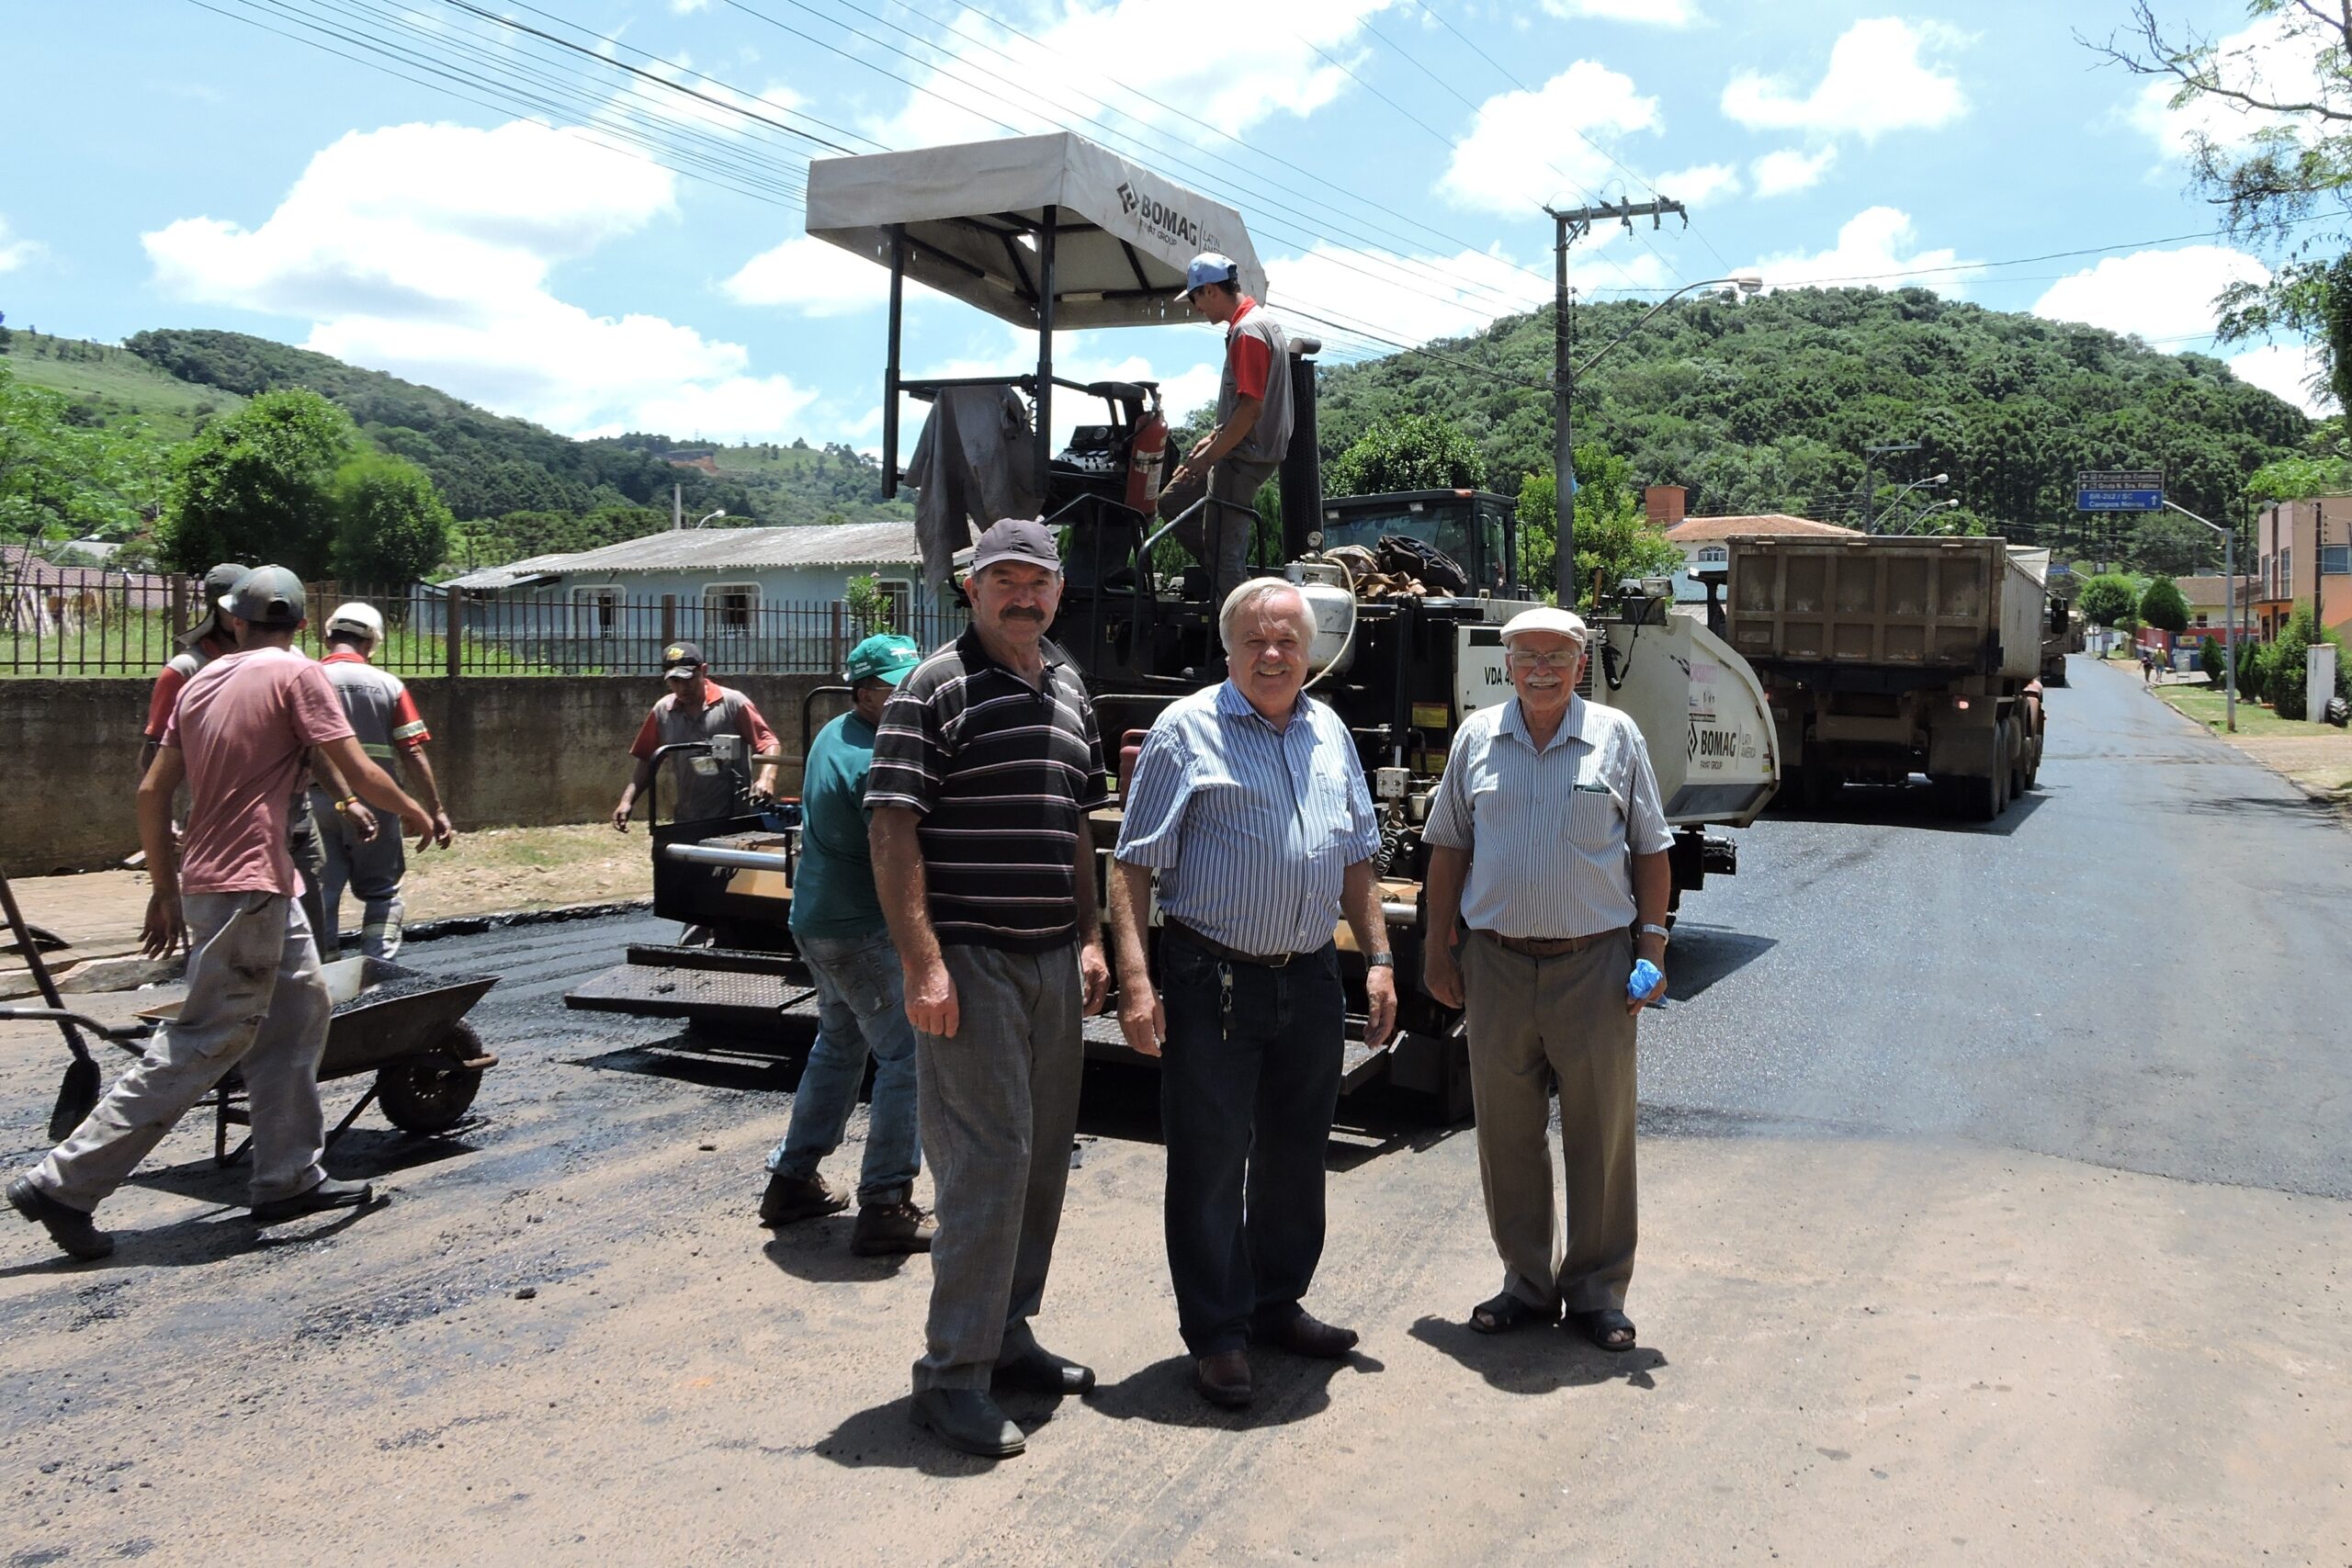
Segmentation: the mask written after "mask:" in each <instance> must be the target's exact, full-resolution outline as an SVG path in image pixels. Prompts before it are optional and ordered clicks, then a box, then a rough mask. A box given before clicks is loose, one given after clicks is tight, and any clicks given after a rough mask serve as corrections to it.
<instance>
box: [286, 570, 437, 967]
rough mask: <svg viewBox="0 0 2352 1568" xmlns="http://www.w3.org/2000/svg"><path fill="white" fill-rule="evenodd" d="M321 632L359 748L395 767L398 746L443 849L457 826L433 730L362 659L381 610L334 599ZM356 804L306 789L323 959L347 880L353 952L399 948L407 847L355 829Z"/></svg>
mask: <svg viewBox="0 0 2352 1568" xmlns="http://www.w3.org/2000/svg"><path fill="white" fill-rule="evenodd" d="M326 632H327V648H328V652H327V656H326V658H324V659H322V660H320V661H319V662H320V667H321V668H322V669H323V670H325V671H326V672H327V680H328V681H329V682H331V683H332V684H333V685H334V694H335V695H336V696H337V697H338V698H340V699H341V700H342V703H343V712H344V716H345V717H346V718H348V719H350V720H351V728H352V733H353V734H354V735H356V736H357V737H358V739H359V749H360V750H362V751H364V752H366V753H367V754H368V761H372V762H374V763H375V764H376V765H377V766H378V767H379V768H381V769H383V770H384V771H385V772H386V773H391V772H392V771H393V756H394V753H395V752H396V751H397V752H399V753H400V754H401V755H404V756H405V757H406V758H407V761H408V771H409V773H411V775H412V776H413V778H414V779H415V781H416V793H417V795H418V796H419V798H421V799H422V800H423V801H424V809H425V813H426V815H428V816H430V817H431V818H433V841H434V842H435V843H436V844H439V845H440V846H441V847H442V848H443V849H445V850H446V849H447V848H448V847H449V842H450V840H451V839H452V838H453V837H454V836H455V829H452V828H451V827H450V826H449V813H448V810H447V807H445V806H444V805H443V803H442V800H441V786H440V783H439V781H438V780H436V779H435V777H434V776H433V764H432V763H431V762H430V761H427V760H426V759H425V755H424V743H425V742H426V741H428V740H430V739H433V736H432V733H431V731H429V730H427V729H426V728H424V716H423V715H422V714H419V713H418V712H417V711H416V699H415V698H413V697H412V696H410V695H409V694H408V687H407V686H406V685H404V684H403V683H402V682H401V678H400V677H399V676H397V675H394V674H392V673H391V672H390V671H386V670H379V669H377V668H376V667H375V666H374V665H373V664H370V663H369V662H368V658H369V656H370V655H371V654H373V653H374V652H375V651H376V649H378V648H379V647H381V646H382V645H383V641H384V617H383V616H382V615H379V613H378V612H377V610H376V607H375V606H374V605H373V604H342V605H338V606H336V608H335V612H334V615H329V616H328V617H327V626H326ZM396 776H397V775H396ZM358 804H359V802H358V801H357V800H356V799H354V798H353V797H351V796H350V795H344V796H342V797H340V798H338V797H336V796H334V795H329V794H327V792H326V791H325V790H323V789H320V788H318V787H316V786H313V787H312V788H311V819H312V820H313V821H315V822H318V823H319V824H320V825H321V829H322V831H321V836H322V838H323V839H324V840H325V841H326V874H325V877H324V879H323V883H322V886H321V887H320V890H319V902H320V905H321V907H322V910H323V911H324V914H325V923H324V924H322V926H321V927H320V928H319V933H318V936H319V952H320V953H321V954H322V956H324V957H325V958H327V959H329V960H332V959H333V958H334V955H335V952H336V950H337V949H338V948H339V947H340V946H341V945H342V925H343V890H344V889H345V887H348V888H350V889H351V891H352V892H353V893H354V894H355V895H356V896H357V897H358V899H359V907H360V926H359V951H360V952H361V953H364V954H366V955H367V956H368V957H369V958H386V959H389V958H392V957H396V956H397V955H398V954H399V953H400V950H401V917H402V915H403V913H404V912H405V911H404V909H403V907H402V905H401V875H402V874H403V873H405V872H406V871H407V870H408V852H407V848H406V845H405V843H404V841H403V840H401V836H400V835H399V834H398V833H366V834H363V833H361V832H360V831H359V830H358V829H357V827H356V825H355V824H353V823H352V821H351V818H350V812H351V808H352V807H355V806H356V805H358Z"/></svg>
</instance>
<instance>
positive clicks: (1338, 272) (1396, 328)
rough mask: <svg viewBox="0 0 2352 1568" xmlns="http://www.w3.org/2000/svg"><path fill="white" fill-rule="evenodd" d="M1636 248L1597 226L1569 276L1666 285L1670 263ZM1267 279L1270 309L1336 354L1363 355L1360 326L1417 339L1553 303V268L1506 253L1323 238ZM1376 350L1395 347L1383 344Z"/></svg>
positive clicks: (1574, 281)
mask: <svg viewBox="0 0 2352 1568" xmlns="http://www.w3.org/2000/svg"><path fill="white" fill-rule="evenodd" d="M1632 250H1633V246H1632V244H1631V243H1630V242H1628V241H1626V240H1625V239H1624V238H1623V231H1622V230H1618V229H1614V228H1600V229H1596V230H1594V231H1593V232H1592V233H1591V234H1590V235H1589V236H1588V237H1587V238H1585V239H1584V240H1581V241H1579V242H1578V243H1577V247H1576V248H1575V249H1574V250H1572V251H1571V252H1569V257H1570V265H1569V269H1568V281H1569V283H1570V284H1571V286H1573V287H1576V288H1595V287H1600V288H1623V287H1627V286H1631V287H1634V288H1655V287H1657V286H1658V285H1660V284H1662V283H1663V282H1664V281H1665V280H1666V269H1665V265H1664V264H1662V263H1661V262H1660V261H1659V260H1658V258H1657V255H1656V254H1653V253H1650V252H1647V251H1644V252H1641V253H1639V254H1627V253H1629V252H1632ZM1266 276H1267V284H1266V305H1267V308H1268V309H1269V310H1272V312H1273V313H1274V314H1275V315H1277V316H1280V317H1282V318H1283V320H1284V321H1285V323H1287V324H1290V325H1291V326H1292V327H1293V329H1294V330H1295V332H1297V333H1302V334H1305V335H1306V336H1310V337H1321V338H1324V339H1326V340H1327V342H1328V344H1329V352H1330V353H1331V354H1332V355H1335V356H1336V355H1343V354H1359V353H1363V352H1365V344H1363V342H1361V341H1360V340H1357V339H1355V337H1354V335H1353V334H1354V333H1358V332H1369V333H1376V334H1377V335H1378V336H1379V337H1381V338H1385V339H1388V340H1390V341H1391V342H1395V343H1404V344H1424V343H1427V342H1429V341H1430V340H1431V339H1432V338H1442V337H1459V336H1461V335H1463V334H1464V333H1471V332H1475V331H1476V330H1478V329H1479V328H1481V327H1484V326H1485V325H1487V322H1489V321H1494V320H1495V319H1496V318H1497V317H1498V316H1507V315H1514V314H1519V313H1522V312H1525V311H1529V310H1535V309H1537V308H1538V307H1540V306H1544V305H1548V304H1550V303H1551V302H1552V280H1551V277H1550V275H1549V273H1548V272H1547V271H1545V270H1544V269H1543V268H1533V269H1526V270H1522V269H1521V267H1518V266H1515V265H1512V262H1511V259H1510V257H1509V256H1507V255H1505V254H1502V253H1501V252H1500V251H1491V252H1488V251H1463V252H1461V253H1459V254H1455V255H1451V256H1437V255H1421V256H1409V257H1408V256H1400V255H1397V254H1392V253H1389V252H1385V251H1367V250H1361V249H1351V248H1348V247H1344V246H1339V245H1329V244H1318V245H1316V246H1315V247H1313V248H1312V249H1310V250H1309V251H1307V252H1306V254H1304V255H1292V256H1276V257H1273V258H1272V259H1270V260H1268V262H1267V263H1266ZM1310 310H1311V311H1313V312H1314V313H1315V315H1317V316H1319V317H1324V318H1328V320H1327V321H1315V320H1310V319H1309V318H1308V317H1307V316H1306V314H1305V312H1306V311H1310ZM1330 321H1339V322H1344V323H1346V325H1344V326H1340V327H1334V326H1332V325H1330V324H1329V322H1330ZM1369 352H1372V353H1375V354H1385V353H1387V352H1390V351H1389V349H1388V348H1387V346H1386V345H1385V344H1373V345H1372V346H1371V347H1370V349H1369Z"/></svg>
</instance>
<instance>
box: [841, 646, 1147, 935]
mask: <svg viewBox="0 0 2352 1568" xmlns="http://www.w3.org/2000/svg"><path fill="white" fill-rule="evenodd" d="M1045 654H1046V673H1045V680H1044V682H1043V684H1042V685H1038V686H1033V685H1031V684H1030V683H1029V682H1028V681H1027V680H1026V679H1025V678H1024V677H1023V676H1022V675H1020V674H1018V673H1016V672H1015V671H1012V670H1009V669H1007V668H1005V667H1004V666H1003V665H1001V664H1000V663H998V662H997V661H996V660H993V659H991V658H989V653H988V650H987V649H985V648H983V647H981V645H980V639H979V636H978V633H977V632H974V631H971V630H968V629H967V631H966V632H965V633H964V635H963V636H962V637H958V638H956V641H955V642H954V643H952V644H951V645H949V646H948V647H946V648H943V649H940V650H939V651H938V652H937V653H934V654H933V655H932V656H931V657H930V658H929V659H926V660H923V661H922V663H921V664H919V665H917V666H916V667H915V669H914V671H913V672H912V673H910V674H909V675H908V677H907V678H906V680H905V681H904V682H901V683H900V685H899V689H898V691H897V692H896V693H895V694H892V696H891V698H890V702H889V705H888V707H886V708H884V709H883V710H882V724H881V727H880V728H878V729H877V730H876V732H875V739H874V763H873V767H872V768H871V769H870V770H869V771H868V773H866V776H865V805H866V808H867V809H868V810H872V809H874V808H876V807H894V806H895V807H905V808H906V809H908V810H910V811H912V812H915V813H916V814H917V815H918V816H919V817H920V818H922V822H921V824H920V826H919V828H918V829H917V833H918V837H919V839H920V840H921V842H922V863H923V879H924V881H925V883H926V884H927V885H928V889H929V894H930V913H931V924H932V929H933V931H936V932H937V933H938V936H939V940H940V942H942V943H944V944H947V945H954V944H956V943H959V942H961V943H966V944H969V945H972V946H978V947H994V948H1001V949H1004V950H1006V951H1008V952H1013V953H1045V952H1049V951H1051V950H1052V949H1054V948H1057V947H1060V946H1063V945H1065V944H1067V943H1068V942H1071V941H1072V940H1073V939H1074V938H1075V937H1076V936H1077V934H1078V885H1077V861H1078V833H1079V827H1080V821H1081V819H1082V818H1083V816H1084V814H1085V813H1087V812H1089V811H1091V810H1093V809H1094V808H1095V807H1100V806H1104V805H1107V804H1109V802H1110V798H1111V792H1110V781H1109V779H1108V778H1107V777H1106V776H1105V773H1104V770H1103V738H1102V735H1101V733H1100V731H1098V730H1097V728H1095V722H1094V705H1093V704H1092V703H1091V702H1089V701H1088V700H1087V696H1086V688H1085V687H1084V686H1083V685H1081V684H1080V682H1079V679H1078V674H1077V671H1074V670H1072V669H1071V668H1070V666H1069V660H1067V659H1065V658H1064V657H1063V656H1062V654H1061V652H1060V650H1059V649H1056V648H1054V647H1053V646H1052V645H1051V644H1047V645H1046V649H1045Z"/></svg>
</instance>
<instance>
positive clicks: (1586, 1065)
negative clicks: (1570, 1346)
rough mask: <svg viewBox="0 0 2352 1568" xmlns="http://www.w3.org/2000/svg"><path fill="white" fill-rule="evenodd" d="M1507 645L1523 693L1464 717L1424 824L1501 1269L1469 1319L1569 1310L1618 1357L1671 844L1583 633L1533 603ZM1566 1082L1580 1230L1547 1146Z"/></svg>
mask: <svg viewBox="0 0 2352 1568" xmlns="http://www.w3.org/2000/svg"><path fill="white" fill-rule="evenodd" d="M1502 640H1503V646H1504V647H1505V648H1506V649H1508V650H1509V653H1508V657H1509V660H1510V683H1511V689H1512V691H1513V693H1514V695H1513V696H1512V697H1511V699H1510V701H1508V702H1505V703H1501V704H1498V705H1496V706H1493V707H1489V708H1482V709H1480V710H1479V711H1478V712H1476V713H1475V714H1472V715H1471V716H1469V717H1468V718H1465V719H1464V720H1463V721H1462V728H1461V729H1460V730H1459V731H1458V732H1457V733H1456V734H1455V736H1454V739H1453V754H1452V755H1451V756H1450V757H1449V758H1448V759H1447V760H1446V764H1445V773H1444V776H1443V777H1442V779H1441V780H1440V781H1439V783H1438V788H1437V792H1436V794H1435V795H1433V796H1432V798H1431V799H1430V816H1429V822H1428V825H1427V829H1426V837H1427V840H1428V842H1429V844H1430V873H1429V882H1428V888H1427V892H1428V899H1429V904H1428V909H1429V933H1430V935H1429V941H1428V942H1427V944H1426V945H1425V947H1424V951H1423V959H1422V967H1423V979H1424V982H1425V983H1426V984H1427V986H1428V987H1429V990H1430V994H1431V995H1432V996H1434V997H1436V998H1438V999H1439V1000H1440V1001H1442V1002H1445V1003H1446V1004H1448V1005H1449V1006H1457V1007H1464V1008H1465V1009H1466V1011H1467V1013H1468V1020H1469V1039H1470V1089H1471V1096H1472V1099H1473V1100H1474V1101H1475V1103H1476V1107H1477V1114H1478V1173H1479V1177H1480V1179H1481V1181H1482V1182H1483V1184H1484V1186H1485V1189H1486V1200H1487V1225H1488V1228H1489V1229H1490V1230H1491V1231H1492V1232H1493V1234H1494V1238H1495V1248H1496V1250H1497V1251H1498V1252H1499V1253H1501V1254H1502V1260H1503V1288H1502V1291H1501V1292H1499V1293H1498V1294H1497V1295H1496V1296H1494V1297H1493V1298H1492V1299H1491V1300H1488V1301H1486V1302H1482V1303H1479V1304H1478V1305H1477V1306H1476V1308H1474V1309H1473V1310H1472V1313H1471V1316H1470V1326H1471V1327H1473V1328H1475V1329H1477V1330H1478V1331H1479V1332H1481V1333H1484V1334H1500V1333H1504V1332H1507V1331H1509V1330H1511V1329H1515V1328H1521V1327H1525V1326H1528V1325H1534V1324H1548V1323H1552V1322H1555V1321H1557V1320H1559V1319H1560V1318H1561V1316H1562V1315H1563V1314H1564V1313H1565V1314H1566V1320H1567V1322H1568V1323H1569V1324H1570V1325H1572V1326H1573V1327H1575V1328H1576V1329H1577V1332H1579V1333H1581V1334H1583V1335H1584V1336H1585V1337H1587V1338H1589V1339H1590V1340H1591V1341H1592V1342H1593V1343H1594V1344H1595V1345H1598V1346H1599V1347H1600V1348H1602V1349H1604V1350H1630V1349H1632V1348H1634V1324H1633V1320H1632V1319H1630V1318H1628V1317H1627V1316H1626V1315H1625V1287H1626V1284H1627V1282H1628V1281H1629V1280H1632V1278H1633V1274H1634V1230H1635V1226H1634V1217H1635V1216H1634V1024H1635V1021H1636V1019H1637V1018H1638V1015H1639V1014H1640V1012H1641V1010H1642V1009H1643V1008H1644V1007H1645V1006H1647V1005H1648V1004H1649V1003H1651V1002H1653V1001H1656V1000H1657V999H1658V998H1661V997H1663V996H1664V995H1665V994H1666V979H1665V976H1664V973H1663V971H1664V967H1665V958H1666V938H1667V930H1666V913H1667V902H1668V898H1669V897H1671V894H1672V886H1673V879H1672V874H1671V873H1670V871H1669V870H1668V864H1667V850H1668V846H1669V845H1670V844H1671V843H1672V842H1673V835H1672V833H1671V832H1669V831H1668V828H1667V824H1666V813H1665V811H1664V810H1663V808H1662V807H1660V806H1659V804H1658V794H1657V775H1656V774H1655V773H1652V771H1651V768H1650V759H1649V751H1648V749H1647V748H1646V747H1645V745H1644V744H1643V742H1642V733H1641V731H1640V730H1639V729H1637V728H1634V721H1633V720H1632V719H1631V718H1629V717H1627V716H1625V715H1624V714H1623V713H1620V712H1618V711H1617V710H1615V709H1613V708H1604V707H1596V706H1595V705H1592V704H1591V703H1589V702H1587V701H1585V699H1584V698H1582V697H1580V696H1578V695H1577V678H1578V677H1579V676H1580V675H1581V674H1582V673H1583V671H1584V660H1585V648H1586V641H1587V634H1586V631H1585V625H1584V622H1583V621H1582V620H1580V619H1578V618H1577V616H1576V615H1571V614H1569V613H1568V612H1566V611H1565V610H1554V609H1537V610H1529V611H1527V612H1525V613H1523V614H1521V615H1518V616H1517V617H1515V618H1514V619H1512V620H1511V621H1510V623H1509V624H1508V625H1506V626H1504V627H1503V634H1502ZM1457 948H1458V949H1459V952H1458V953H1457V951H1456V950H1457ZM1641 963H1646V964H1648V965H1649V966H1650V967H1649V968H1648V969H1647V970H1644V971H1640V972H1639V977H1638V979H1637V978H1636V974H1637V971H1636V964H1641ZM1652 974H1655V975H1656V976H1657V978H1656V980H1655V981H1654V982H1652V981H1651V980H1650V976H1651V975H1652ZM1555 1079H1556V1080H1557V1082H1558V1085H1559V1091H1560V1143H1561V1155H1562V1159H1563V1163H1564V1164H1565V1166H1566V1204H1565V1219H1566V1226H1565V1236H1564V1235H1563V1228H1564V1227H1563V1225H1562V1224H1561V1219H1562V1217H1563V1210H1562V1209H1561V1208H1560V1207H1556V1206H1555V1201H1554V1190H1553V1184H1552V1154H1551V1147H1550V1145H1549V1143H1548V1141H1547V1139H1546V1137H1545V1124H1546V1122H1548V1121H1549V1114H1548V1105H1547V1103H1546V1102H1547V1099H1548V1090H1549V1086H1550V1085H1551V1083H1552V1082H1553V1081H1554V1080H1555Z"/></svg>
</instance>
